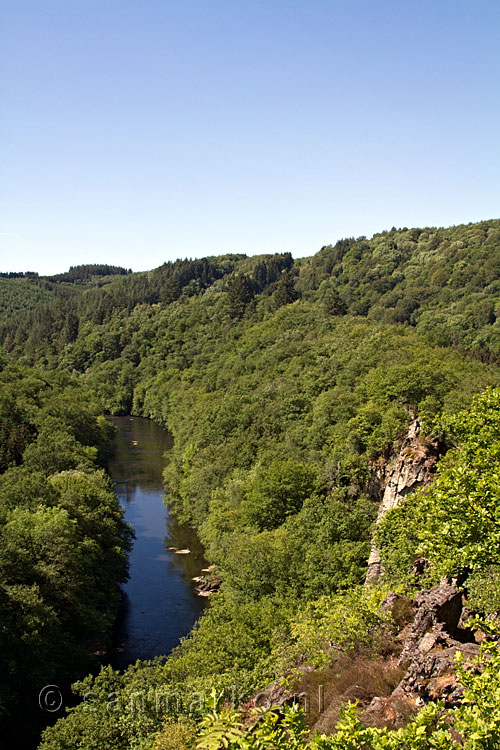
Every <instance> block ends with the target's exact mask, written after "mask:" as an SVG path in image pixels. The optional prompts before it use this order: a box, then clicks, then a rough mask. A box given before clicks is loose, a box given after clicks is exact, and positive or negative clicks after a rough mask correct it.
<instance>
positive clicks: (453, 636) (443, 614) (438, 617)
mask: <svg viewBox="0 0 500 750" xmlns="http://www.w3.org/2000/svg"><path fill="white" fill-rule="evenodd" d="M398 598H399V597H396V596H395V595H394V594H389V595H388V596H387V597H386V602H387V603H388V604H389V605H390V606H391V607H393V606H395V604H396V603H397V600H398ZM386 608H387V606H386ZM462 610H463V603H462V593H461V592H460V591H459V589H458V588H457V587H456V586H455V585H453V584H449V583H441V584H439V585H438V586H434V587H433V588H432V589H429V590H427V591H421V592H420V593H419V594H418V595H417V597H416V599H415V615H414V617H413V619H412V621H411V622H410V623H409V625H408V626H407V628H406V629H405V630H404V631H403V633H404V642H403V650H402V651H401V654H400V656H399V660H398V663H399V665H400V666H404V667H405V668H406V672H405V674H404V677H403V679H402V680H401V682H400V683H399V685H398V686H397V688H396V689H395V690H394V692H393V694H392V696H391V698H392V699H394V700H396V701H397V700H399V699H402V698H405V699H413V700H415V699H420V700H422V701H424V702H425V701H428V700H443V701H444V702H445V705H447V706H453V705H456V703H457V701H458V700H459V699H460V696H461V694H462V688H461V686H460V685H458V683H457V680H456V674H455V655H456V653H457V651H460V652H461V653H462V654H463V655H464V657H465V660H466V661H468V660H470V659H471V658H473V657H474V656H477V654H478V653H479V646H478V645H477V644H476V643H475V642H474V637H473V635H472V633H471V631H470V630H468V629H464V628H462V627H461V618H462Z"/></svg>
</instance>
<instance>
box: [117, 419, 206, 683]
mask: <svg viewBox="0 0 500 750" xmlns="http://www.w3.org/2000/svg"><path fill="white" fill-rule="evenodd" d="M110 421H111V422H112V423H113V424H114V425H115V426H116V428H117V434H116V439H115V453H114V456H113V458H112V459H111V460H110V461H109V473H110V475H111V477H112V479H113V481H114V483H115V488H116V492H117V494H118V498H119V500H120V503H121V505H122V507H123V508H124V511H125V519H126V520H127V521H128V522H129V523H130V524H132V526H133V527H134V529H135V533H136V539H135V542H134V547H133V549H132V552H131V553H130V579H129V581H128V582H127V583H126V584H125V585H124V586H123V591H124V594H125V597H124V606H123V607H122V612H121V615H120V618H119V622H118V626H117V633H116V647H115V649H114V651H113V654H112V656H111V664H112V665H113V666H114V667H115V668H117V669H125V668H126V667H127V666H128V665H129V664H133V663H134V662H135V661H136V660H137V659H152V658H154V657H155V656H163V655H166V654H168V653H169V652H170V651H171V650H172V649H173V648H174V647H175V646H177V645H178V643H179V640H180V638H182V637H183V636H185V635H187V634H188V633H189V631H190V630H191V628H192V627H193V625H194V623H195V622H196V620H197V619H198V618H199V616H200V615H201V613H202V611H203V608H204V605H205V604H206V600H204V599H202V598H201V597H199V596H197V594H196V592H195V590H194V584H193V582H192V581H191V578H193V577H194V576H196V575H199V572H200V570H201V568H203V567H205V565H206V561H205V560H204V558H203V550H202V547H201V544H200V542H199V540H198V538H197V536H196V533H195V532H194V530H193V529H192V528H191V527H189V526H187V525H186V524H180V523H179V522H178V521H177V520H176V519H175V518H174V517H173V515H171V514H169V511H168V509H167V508H166V507H165V505H164V503H163V498H164V492H163V479H162V472H163V468H164V467H165V465H166V462H167V458H166V455H165V454H166V453H167V452H168V451H169V450H170V449H171V448H172V436H171V435H170V433H168V432H167V431H166V430H163V429H162V428H161V427H159V426H158V425H157V424H155V423H154V422H151V421H150V420H148V419H142V418H141V417H111V418H110ZM168 547H176V548H177V549H186V548H187V549H190V550H191V554H189V555H177V554H176V553H175V551H173V550H169V549H168Z"/></svg>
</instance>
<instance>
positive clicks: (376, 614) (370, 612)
mask: <svg viewBox="0 0 500 750" xmlns="http://www.w3.org/2000/svg"><path fill="white" fill-rule="evenodd" d="M382 598H383V592H382V590H378V589H374V590H368V591H365V590H363V589H362V588H352V589H349V590H348V591H346V592H344V593H339V594H335V595H333V596H328V597H327V596H322V597H320V598H319V599H316V600H314V601H312V602H309V603H308V604H306V605H305V606H304V607H303V608H302V610H301V611H299V612H298V613H297V614H295V615H294V616H292V618H291V620H290V624H289V635H288V638H287V639H286V640H285V639H284V638H283V633H282V632H279V631H278V632H277V633H276V635H277V636H278V638H277V642H276V644H275V647H274V654H273V656H274V659H275V660H276V663H277V664H278V665H279V667H278V669H279V671H281V672H284V671H285V670H286V669H288V668H289V667H290V665H292V664H295V663H297V662H298V661H299V660H302V661H303V660H304V659H305V660H306V662H307V664H313V665H314V666H316V667H321V666H324V665H326V664H328V663H329V662H330V661H331V660H332V658H333V657H334V656H335V654H336V653H339V652H341V651H343V650H349V649H351V648H353V647H354V646H360V645H365V646H366V645H372V644H373V643H374V639H375V638H376V637H377V634H378V633H379V632H380V630H381V628H382V627H383V625H384V623H387V622H388V618H387V617H385V616H384V615H383V614H382V613H381V611H380V609H379V607H380V602H381V600H382Z"/></svg>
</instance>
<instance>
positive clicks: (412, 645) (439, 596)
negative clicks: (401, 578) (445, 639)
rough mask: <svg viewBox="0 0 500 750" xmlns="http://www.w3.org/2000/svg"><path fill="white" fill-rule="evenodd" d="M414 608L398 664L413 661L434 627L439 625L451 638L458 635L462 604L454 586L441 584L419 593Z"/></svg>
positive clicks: (458, 592) (459, 594)
mask: <svg viewBox="0 0 500 750" xmlns="http://www.w3.org/2000/svg"><path fill="white" fill-rule="evenodd" d="M416 606H417V613H416V615H415V619H414V620H413V622H412V624H411V626H410V629H409V632H408V635H407V638H406V641H405V644H404V647H403V651H402V653H401V656H400V657H399V663H400V664H403V663H404V662H405V661H411V660H412V659H413V657H414V656H415V652H416V651H417V650H418V649H419V644H420V643H421V642H422V640H423V639H424V636H425V634H426V633H427V632H428V631H429V630H431V629H433V628H434V629H435V626H437V625H441V631H445V632H446V633H447V634H448V636H451V637H452V638H454V637H456V636H457V635H458V634H459V622H460V617H461V614H462V607H463V604H462V594H461V592H460V591H459V590H458V589H457V588H456V586H453V585H450V584H447V583H441V584H439V585H438V586H434V587H433V588H432V589H430V590H428V591H421V592H420V593H419V594H418V595H417V599H416ZM424 648H425V647H424Z"/></svg>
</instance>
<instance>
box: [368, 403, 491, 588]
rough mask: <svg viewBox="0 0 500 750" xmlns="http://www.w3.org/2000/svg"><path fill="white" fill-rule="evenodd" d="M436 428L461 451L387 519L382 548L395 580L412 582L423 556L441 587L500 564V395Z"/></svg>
mask: <svg viewBox="0 0 500 750" xmlns="http://www.w3.org/2000/svg"><path fill="white" fill-rule="evenodd" d="M434 429H435V430H436V431H438V430H442V431H444V432H445V434H446V435H447V436H448V439H450V440H451V439H453V440H455V441H457V443H458V447H456V448H454V449H453V450H450V451H449V452H448V453H447V455H446V457H445V458H444V459H442V460H441V461H440V463H439V467H438V470H437V475H436V479H435V481H434V482H433V483H432V485H431V486H430V487H429V488H426V489H424V490H420V491H418V492H417V493H415V494H414V495H412V496H408V497H406V498H405V500H404V502H403V503H402V504H401V505H400V506H399V507H398V508H396V509H394V510H393V511H391V512H390V513H388V514H387V516H386V518H385V519H384V520H383V522H382V524H381V526H380V531H379V544H380V546H381V549H382V554H383V557H384V560H385V561H386V565H387V569H388V571H389V573H390V574H392V575H394V574H396V575H397V574H398V571H399V574H401V573H403V575H404V573H405V571H408V566H409V563H410V562H411V558H412V557H417V556H424V557H426V558H427V559H428V560H429V562H430V564H431V571H432V573H431V574H432V579H433V580H438V579H439V578H440V577H442V576H454V575H457V574H460V573H465V572H468V571H470V570H472V571H477V570H481V569H483V568H485V567H487V566H489V565H491V564H497V563H498V561H499V560H500V473H499V457H500V390H499V389H487V390H485V391H484V393H482V394H481V395H479V396H477V397H475V398H474V400H473V402H472V405H471V406H470V408H468V409H466V410H463V411H460V412H458V413H457V414H454V415H449V416H447V417H444V418H442V419H440V420H438V421H436V422H435V423H434ZM403 561H404V564H403Z"/></svg>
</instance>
